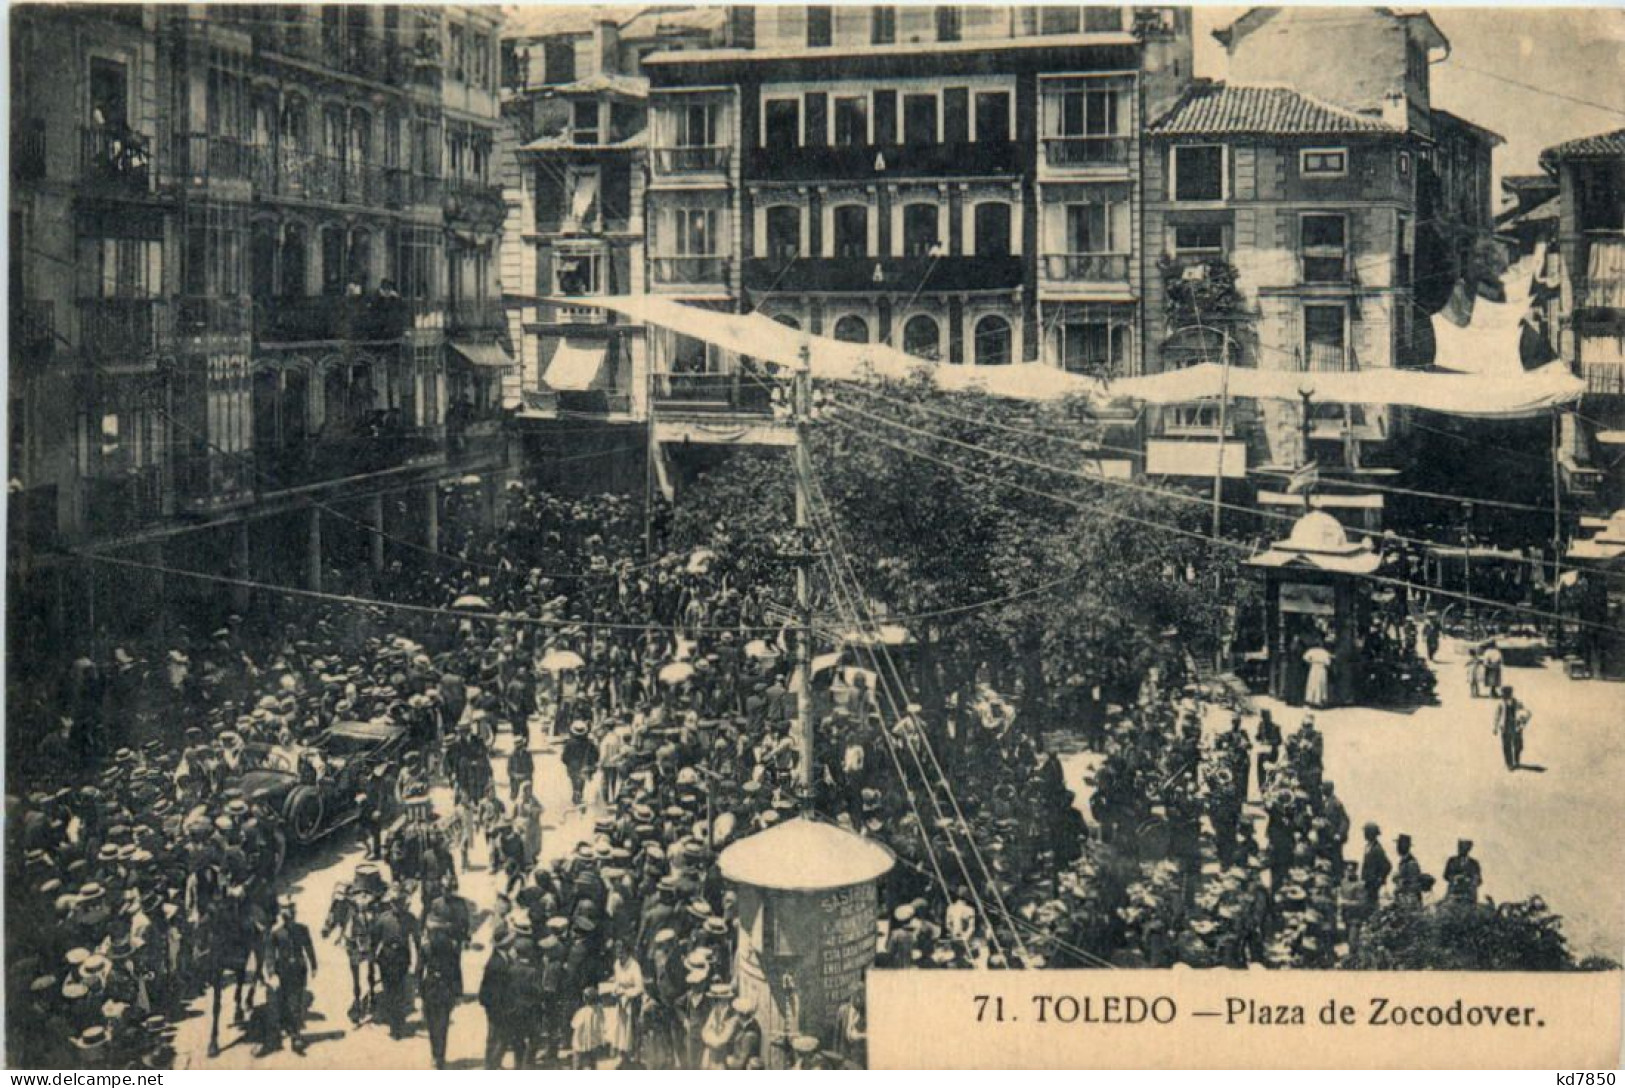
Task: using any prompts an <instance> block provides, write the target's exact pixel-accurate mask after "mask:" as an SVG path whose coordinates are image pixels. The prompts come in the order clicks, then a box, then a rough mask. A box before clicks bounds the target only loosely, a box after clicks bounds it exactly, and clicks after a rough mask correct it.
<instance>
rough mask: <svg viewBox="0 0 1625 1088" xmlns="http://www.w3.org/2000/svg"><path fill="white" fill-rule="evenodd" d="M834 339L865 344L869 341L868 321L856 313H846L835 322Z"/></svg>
mask: <svg viewBox="0 0 1625 1088" xmlns="http://www.w3.org/2000/svg"><path fill="white" fill-rule="evenodd" d="M835 339H837V340H843V341H845V342H846V343H848V344H867V343H868V342H869V323H868V322H867V321H865V320H864V319H863V318H861V317H859V316H858V315H857V314H847V315H846V316H845V317H843V318H841V319H840V320H839V321H837V322H835Z"/></svg>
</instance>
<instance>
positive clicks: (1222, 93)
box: [1148, 83, 1402, 136]
mask: <svg viewBox="0 0 1625 1088" xmlns="http://www.w3.org/2000/svg"><path fill="white" fill-rule="evenodd" d="M1148 131H1149V132H1150V134H1151V135H1153V136H1319V135H1339V134H1347V133H1377V134H1384V135H1399V134H1400V133H1401V132H1402V130H1401V129H1398V128H1395V127H1394V126H1393V125H1390V124H1387V123H1386V122H1384V121H1382V120H1381V119H1380V118H1377V117H1367V116H1365V115H1364V114H1360V113H1355V112H1354V111H1353V110H1348V109H1344V108H1343V107H1341V106H1334V105H1332V104H1330V103H1328V102H1322V101H1321V100H1319V99H1317V98H1311V97H1310V96H1309V95H1306V94H1302V93H1300V92H1298V91H1295V90H1292V89H1291V88H1290V87H1261V86H1232V85H1229V84H1224V83H1206V84H1197V85H1194V86H1192V87H1191V88H1190V89H1189V90H1187V91H1186V92H1185V94H1184V95H1183V96H1181V98H1180V99H1179V101H1178V102H1176V103H1174V105H1173V107H1172V108H1171V109H1169V111H1168V112H1167V113H1165V114H1163V115H1162V116H1161V117H1160V118H1158V119H1157V120H1156V121H1154V122H1153V123H1152V125H1151V127H1150V128H1149V129H1148Z"/></svg>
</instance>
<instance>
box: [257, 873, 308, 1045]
mask: <svg viewBox="0 0 1625 1088" xmlns="http://www.w3.org/2000/svg"><path fill="white" fill-rule="evenodd" d="M264 962H265V965H266V966H267V967H268V968H269V969H270V971H271V976H272V977H271V986H272V988H273V991H274V994H275V997H274V999H273V1001H272V1005H273V1007H274V1009H275V1015H274V1016H273V1017H272V1021H271V1025H270V1029H269V1030H270V1033H271V1034H270V1037H269V1038H268V1039H266V1041H265V1043H264V1044H263V1045H261V1047H260V1048H259V1050H258V1051H256V1052H255V1056H256V1057H261V1058H263V1057H264V1056H265V1055H267V1054H269V1053H271V1052H272V1051H274V1050H281V1049H282V1039H283V1036H287V1038H288V1040H289V1041H290V1043H291V1044H292V1045H293V1052H294V1053H295V1054H303V1053H304V1052H305V1036H304V1027H305V1005H306V1003H307V1001H308V1000H309V997H308V986H307V984H308V981H309V977H310V975H314V974H315V973H316V946H315V945H314V944H313V943H311V939H310V930H309V929H307V928H306V927H305V926H304V925H303V924H302V923H301V922H299V920H298V917H297V912H296V910H295V906H294V901H293V899H292V897H285V898H284V899H283V900H282V902H281V904H280V909H279V910H278V912H277V920H276V922H275V923H274V924H273V925H272V926H271V929H270V932H269V933H268V934H267V935H266V938H265V958H264ZM307 969H308V970H307Z"/></svg>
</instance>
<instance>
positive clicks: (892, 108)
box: [874, 91, 897, 147]
mask: <svg viewBox="0 0 1625 1088" xmlns="http://www.w3.org/2000/svg"><path fill="white" fill-rule="evenodd" d="M874 97H875V144H876V145H878V146H881V147H889V146H890V145H892V144H895V143H896V142H897V92H896V91H876V92H875V93H874Z"/></svg>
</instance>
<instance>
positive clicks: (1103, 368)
mask: <svg viewBox="0 0 1625 1088" xmlns="http://www.w3.org/2000/svg"><path fill="white" fill-rule="evenodd" d="M1129 337H1130V332H1129V326H1127V325H1125V324H1121V323H1113V322H1109V321H1068V322H1066V323H1065V324H1063V325H1062V326H1061V366H1062V367H1063V368H1065V369H1066V370H1070V371H1073V372H1074V373H1082V374H1104V375H1112V376H1121V375H1122V374H1124V373H1125V372H1126V370H1127V364H1128V349H1129Z"/></svg>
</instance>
